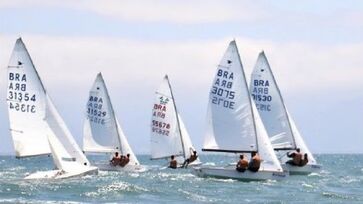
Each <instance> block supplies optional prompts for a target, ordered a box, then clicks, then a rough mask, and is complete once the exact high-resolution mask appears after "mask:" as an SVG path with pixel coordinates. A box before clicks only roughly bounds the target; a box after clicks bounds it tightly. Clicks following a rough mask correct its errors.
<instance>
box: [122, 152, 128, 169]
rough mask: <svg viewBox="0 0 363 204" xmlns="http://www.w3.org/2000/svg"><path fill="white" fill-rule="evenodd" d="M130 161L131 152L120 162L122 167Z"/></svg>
mask: <svg viewBox="0 0 363 204" xmlns="http://www.w3.org/2000/svg"><path fill="white" fill-rule="evenodd" d="M129 162H130V154H127V155H126V156H124V158H123V160H122V161H121V163H120V166H121V167H124V166H126V165H127V164H128V163H129Z"/></svg>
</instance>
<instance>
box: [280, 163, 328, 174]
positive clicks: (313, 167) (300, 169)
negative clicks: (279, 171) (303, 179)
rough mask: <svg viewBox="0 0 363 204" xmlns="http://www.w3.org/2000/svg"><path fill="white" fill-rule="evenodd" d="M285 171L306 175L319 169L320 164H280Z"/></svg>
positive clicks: (320, 167)
mask: <svg viewBox="0 0 363 204" xmlns="http://www.w3.org/2000/svg"><path fill="white" fill-rule="evenodd" d="M281 166H282V168H283V169H284V170H285V171H288V172H290V175H307V174H310V173H317V172H319V171H321V169H322V166H321V165H319V164H307V165H305V166H302V167H300V166H293V165H290V164H281Z"/></svg>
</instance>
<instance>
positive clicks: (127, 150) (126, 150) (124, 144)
mask: <svg viewBox="0 0 363 204" xmlns="http://www.w3.org/2000/svg"><path fill="white" fill-rule="evenodd" d="M116 123H117V128H118V133H119V137H120V141H121V152H122V154H124V155H127V154H130V161H129V164H128V165H139V164H140V162H139V160H137V157H136V155H135V153H134V151H132V149H131V147H130V145H129V142H128V141H127V139H126V136H125V134H124V133H123V131H122V129H121V126H120V124H119V122H118V120H117V119H116Z"/></svg>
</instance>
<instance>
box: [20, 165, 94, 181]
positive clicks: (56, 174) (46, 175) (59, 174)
mask: <svg viewBox="0 0 363 204" xmlns="http://www.w3.org/2000/svg"><path fill="white" fill-rule="evenodd" d="M96 174H98V168H97V167H94V166H91V167H89V168H85V169H81V170H78V171H73V172H64V171H62V170H49V171H38V172H35V173H32V174H30V175H28V176H26V177H25V178H24V179H26V180H35V179H49V180H53V179H66V178H71V177H78V176H85V175H96Z"/></svg>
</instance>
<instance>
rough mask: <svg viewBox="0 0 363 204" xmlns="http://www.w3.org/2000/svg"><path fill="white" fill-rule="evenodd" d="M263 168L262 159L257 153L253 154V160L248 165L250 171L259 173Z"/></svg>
mask: <svg viewBox="0 0 363 204" xmlns="http://www.w3.org/2000/svg"><path fill="white" fill-rule="evenodd" d="M260 166H261V158H260V155H258V153H257V152H251V160H250V162H249V164H248V170H250V171H252V172H257V171H258V170H259V169H260Z"/></svg>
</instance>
